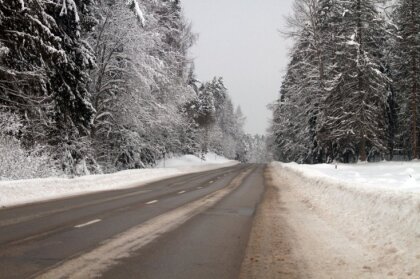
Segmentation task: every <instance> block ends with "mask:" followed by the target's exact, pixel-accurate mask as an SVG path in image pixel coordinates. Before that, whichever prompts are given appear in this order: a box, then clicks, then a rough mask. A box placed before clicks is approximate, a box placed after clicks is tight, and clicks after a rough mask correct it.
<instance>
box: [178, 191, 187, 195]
mask: <svg viewBox="0 0 420 279" xmlns="http://www.w3.org/2000/svg"><path fill="white" fill-rule="evenodd" d="M185 192H186V191H180V192H178V194H184V193H185Z"/></svg>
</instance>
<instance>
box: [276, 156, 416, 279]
mask: <svg viewBox="0 0 420 279" xmlns="http://www.w3.org/2000/svg"><path fill="white" fill-rule="evenodd" d="M271 167H272V170H273V173H274V174H273V175H274V177H277V179H280V178H281V177H282V176H283V177H284V176H285V175H286V177H287V179H288V180H289V181H290V184H292V185H290V186H291V187H292V188H293V192H294V193H295V195H296V196H297V197H298V198H299V199H300V200H302V201H305V203H306V204H307V205H308V206H309V207H310V208H311V209H312V210H313V211H314V212H316V214H317V215H320V216H321V218H322V219H324V220H325V221H326V222H327V223H329V224H330V225H332V226H334V227H335V228H337V230H340V231H342V232H343V233H344V234H345V235H346V236H347V237H348V238H349V239H352V240H354V241H357V242H358V243H360V244H361V245H363V246H364V247H366V248H367V249H369V250H373V251H375V254H376V255H377V264H378V268H380V269H385V270H389V274H388V275H390V276H392V277H394V276H396V278H406V277H408V276H414V277H415V276H420V264H419V263H420V194H419V193H413V192H406V191H396V190H390V189H389V188H388V189H386V188H381V189H380V188H377V187H370V186H369V185H368V184H366V185H364V184H357V182H355V181H354V180H353V179H350V180H345V179H343V178H342V177H341V179H338V178H337V177H335V178H332V177H329V176H328V175H326V174H323V175H320V172H316V171H313V170H312V171H311V168H310V167H306V166H296V165H295V164H282V163H272V165H271ZM331 167H332V168H334V166H331ZM371 171H372V169H371ZM281 175H282V176H281ZM394 278H395V277H394Z"/></svg>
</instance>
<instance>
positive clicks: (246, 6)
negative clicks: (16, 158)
mask: <svg viewBox="0 0 420 279" xmlns="http://www.w3.org/2000/svg"><path fill="white" fill-rule="evenodd" d="M181 2H182V3H183V8H184V12H185V15H186V17H187V19H188V20H189V21H191V22H192V25H193V31H194V32H195V33H198V34H199V40H198V42H197V44H196V45H195V46H194V47H193V49H192V51H191V56H192V57H194V58H195V66H196V71H197V75H198V78H199V79H200V80H202V81H207V80H210V79H212V78H213V77H214V76H222V77H223V78H224V79H225V85H226V87H227V88H228V89H229V93H230V95H231V96H232V99H233V102H234V104H235V105H240V106H241V108H242V111H243V113H244V114H245V116H246V117H247V123H246V127H245V128H246V131H247V132H250V133H259V134H264V133H265V131H266V129H267V127H268V123H269V119H270V117H271V113H270V111H269V110H268V109H267V105H268V104H269V103H271V102H273V101H274V100H275V99H276V98H277V96H278V91H279V89H280V85H281V81H282V76H283V75H284V72H285V68H286V66H287V63H288V58H287V54H288V51H289V47H290V42H286V40H285V39H284V37H283V36H282V35H280V34H279V32H278V30H279V29H283V28H284V26H285V21H284V16H286V15H289V14H290V13H291V6H292V2H293V0H265V1H261V0H183V1H181Z"/></svg>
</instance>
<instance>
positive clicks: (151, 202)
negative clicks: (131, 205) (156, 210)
mask: <svg viewBox="0 0 420 279" xmlns="http://www.w3.org/2000/svg"><path fill="white" fill-rule="evenodd" d="M157 202H158V200H153V201H149V202H146V204H154V203H157Z"/></svg>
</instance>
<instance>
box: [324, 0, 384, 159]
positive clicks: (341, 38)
mask: <svg viewBox="0 0 420 279" xmlns="http://www.w3.org/2000/svg"><path fill="white" fill-rule="evenodd" d="M335 4H336V5H338V10H341V11H342V16H341V19H340V21H339V22H334V23H331V24H335V25H336V26H337V28H336V32H337V33H335V34H333V36H335V38H336V39H337V40H336V42H335V43H336V45H335V46H333V47H334V48H335V50H336V52H335V53H336V57H335V59H334V64H332V65H333V67H334V71H335V72H337V74H336V75H330V76H329V77H330V80H328V81H326V84H327V83H328V85H327V91H328V96H326V98H325V100H324V103H323V110H322V111H323V112H322V119H321V125H322V126H321V128H320V131H319V133H320V138H322V141H323V142H322V145H323V147H324V148H326V149H327V148H328V149H329V152H330V154H329V155H330V157H331V158H332V159H338V160H342V161H346V162H348V161H354V160H357V159H359V160H361V161H366V160H367V159H368V156H374V155H377V154H382V153H383V152H384V151H385V150H386V145H387V140H386V129H387V121H386V119H387V117H386V113H387V98H388V86H387V84H388V82H389V80H388V79H387V77H386V75H385V74H384V73H383V68H382V66H381V56H382V54H381V45H382V44H383V38H384V34H385V30H384V22H383V20H382V18H381V17H380V15H379V13H378V12H377V10H376V7H375V2H374V1H371V0H356V1H341V0H339V1H336V2H335ZM333 18H337V17H333Z"/></svg>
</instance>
